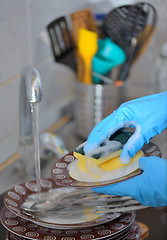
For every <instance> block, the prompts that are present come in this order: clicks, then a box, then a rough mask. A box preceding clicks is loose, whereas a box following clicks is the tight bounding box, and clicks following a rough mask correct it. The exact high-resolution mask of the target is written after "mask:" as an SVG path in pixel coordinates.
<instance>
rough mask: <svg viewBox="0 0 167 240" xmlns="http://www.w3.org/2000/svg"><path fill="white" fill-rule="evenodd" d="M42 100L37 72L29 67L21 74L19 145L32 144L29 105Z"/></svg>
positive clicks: (40, 83) (32, 67) (40, 84)
mask: <svg viewBox="0 0 167 240" xmlns="http://www.w3.org/2000/svg"><path fill="white" fill-rule="evenodd" d="M41 99H42V82H41V78H40V75H39V72H38V70H37V69H36V68H35V67H34V66H32V65H30V66H27V67H26V68H25V69H24V71H23V74H22V77H21V82H20V100H19V101H20V102H19V105H20V113H19V114H20V124H19V125H20V139H19V142H20V144H23V145H27V144H28V145H29V144H31V143H32V142H33V136H32V114H31V105H32V104H33V103H38V102H40V101H41Z"/></svg>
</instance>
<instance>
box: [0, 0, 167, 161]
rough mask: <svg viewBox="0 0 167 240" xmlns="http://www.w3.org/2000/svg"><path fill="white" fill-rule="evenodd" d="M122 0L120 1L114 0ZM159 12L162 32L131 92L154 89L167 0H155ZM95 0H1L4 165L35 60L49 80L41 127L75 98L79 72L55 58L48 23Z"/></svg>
mask: <svg viewBox="0 0 167 240" xmlns="http://www.w3.org/2000/svg"><path fill="white" fill-rule="evenodd" d="M111 1H114V2H116V1H117V0H111ZM149 1H150V2H151V3H153V4H154V5H155V7H156V8H157V10H158V13H159V22H158V25H157V31H156V34H155V35H154V37H153V38H152V41H151V43H150V46H149V48H148V49H147V51H146V53H145V54H144V55H143V56H142V57H141V58H140V60H139V61H138V62H137V63H136V64H135V65H134V67H133V70H132V74H131V77H130V88H129V96H130V97H138V96H142V95H146V94H149V93H150V92H151V83H152V77H153V75H154V69H155V61H156V57H157V53H158V51H159V49H160V46H161V44H162V43H163V42H164V41H166V40H167V28H166V22H167V21H166V20H167V16H166V10H165V9H167V0H153V1H151V0H149ZM88 2H89V0H84V1H83V0H47V1H46V0H35V1H34V0H24V1H23V0H12V1H11V0H5V1H4V0H0V163H1V162H3V161H4V160H5V159H6V158H8V157H9V156H11V155H12V154H13V153H14V152H15V151H16V150H17V148H18V125H19V119H18V106H19V104H18V101H19V82H20V76H21V73H22V71H23V69H24V67H25V66H26V65H28V64H31V63H32V64H34V65H35V66H36V67H37V68H38V69H39V71H40V73H41V77H42V81H43V89H44V90H43V91H44V92H43V93H44V96H43V101H42V103H41V106H40V125H41V129H44V128H46V127H47V126H49V124H52V123H53V122H54V121H55V120H56V119H57V118H58V117H59V116H58V115H59V107H61V106H64V105H65V104H66V103H67V102H69V101H71V100H72V99H73V97H74V84H75V75H74V74H73V72H72V71H71V70H70V69H68V68H66V67H64V66H62V65H59V64H55V63H54V62H53V58H52V53H51V48H50V45H49V44H48V36H47V32H46V25H47V24H48V23H50V22H51V21H52V20H54V19H56V18H57V17H59V16H62V15H65V16H67V17H68V20H69V24H70V19H69V16H68V15H69V14H70V13H72V12H75V11H77V10H80V9H83V8H86V7H87V6H88Z"/></svg>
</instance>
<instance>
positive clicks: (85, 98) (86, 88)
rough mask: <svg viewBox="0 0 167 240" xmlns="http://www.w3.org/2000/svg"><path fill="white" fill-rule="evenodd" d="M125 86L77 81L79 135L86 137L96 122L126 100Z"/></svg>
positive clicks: (77, 126)
mask: <svg viewBox="0 0 167 240" xmlns="http://www.w3.org/2000/svg"><path fill="white" fill-rule="evenodd" d="M124 88H125V86H122V87H116V86H114V85H113V84H103V85H102V84H83V83H81V82H77V83H76V102H75V120H76V132H77V135H78V136H80V137H82V138H85V139H86V138H87V137H88V135H89V134H90V132H91V130H92V129H93V127H94V126H95V125H96V124H98V123H99V122H100V121H101V120H102V119H103V118H105V117H106V116H108V115H109V114H111V113H112V112H113V111H114V110H115V109H116V108H117V107H118V106H119V105H120V104H121V103H122V102H124V101H125V100H126V99H125V96H124V95H125V94H124V92H125V91H124Z"/></svg>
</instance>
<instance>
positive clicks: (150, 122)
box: [84, 91, 167, 163]
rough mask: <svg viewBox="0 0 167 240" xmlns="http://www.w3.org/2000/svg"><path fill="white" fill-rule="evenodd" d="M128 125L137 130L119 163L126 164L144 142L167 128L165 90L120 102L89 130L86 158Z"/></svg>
mask: <svg viewBox="0 0 167 240" xmlns="http://www.w3.org/2000/svg"><path fill="white" fill-rule="evenodd" d="M129 126H134V127H135V128H136V129H135V133H134V134H133V135H132V137H130V138H129V140H128V142H127V143H126V144H125V145H124V148H123V150H122V153H121V156H120V157H121V161H122V163H128V162H129V161H130V158H132V157H133V156H134V155H135V154H136V152H137V151H139V150H140V149H141V148H142V146H143V145H144V143H148V142H149V140H150V138H152V137H154V136H155V135H157V134H160V133H161V132H162V131H163V130H164V129H165V128H166V127H167V91H165V92H161V93H158V94H153V95H150V96H146V97H142V98H138V99H135V100H132V101H129V102H125V103H123V104H122V105H121V106H120V107H119V108H118V109H117V110H116V111H114V112H113V113H112V114H111V115H109V116H108V117H106V118H105V119H103V120H102V121H101V122H100V123H99V124H97V126H96V127H95V128H94V129H93V130H92V132H91V133H90V135H89V137H88V139H87V144H86V146H85V148H84V151H85V154H87V155H89V152H90V151H91V152H92V151H93V150H94V149H95V148H96V147H98V146H99V145H100V144H101V143H102V142H103V141H104V140H105V139H106V138H109V137H110V136H111V135H112V134H113V133H115V132H116V131H117V130H118V129H120V128H122V127H129Z"/></svg>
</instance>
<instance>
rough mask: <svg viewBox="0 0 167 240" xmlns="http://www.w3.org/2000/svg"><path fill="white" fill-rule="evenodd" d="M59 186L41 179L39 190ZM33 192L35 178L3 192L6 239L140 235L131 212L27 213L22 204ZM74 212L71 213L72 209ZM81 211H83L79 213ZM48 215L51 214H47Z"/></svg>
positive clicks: (84, 239)
mask: <svg viewBox="0 0 167 240" xmlns="http://www.w3.org/2000/svg"><path fill="white" fill-rule="evenodd" d="M60 188H61V189H63V188H62V187H61V186H60V185H57V184H56V183H55V182H54V181H53V180H52V179H42V180H41V191H42V192H48V191H49V190H50V189H54V190H55V189H60ZM34 193H37V185H36V181H30V182H26V183H23V184H20V185H17V186H15V187H14V188H12V189H10V190H9V191H8V192H6V194H5V196H4V204H5V206H4V207H3V209H2V211H1V222H2V224H3V226H4V227H5V228H6V229H7V230H8V232H7V239H8V240H25V239H33V240H34V239H38V240H91V239H131V240H138V239H141V229H140V227H139V225H138V224H137V223H136V221H135V212H134V211H132V212H126V213H105V214H102V215H100V216H97V217H95V218H94V219H91V220H85V218H84V217H83V216H78V221H76V219H75V218H73V217H69V219H68V217H65V218H64V219H63V216H62V217H61V216H60V215H59V219H58V218H56V219H54V221H53V220H51V221H49V218H48V219H47V220H46V218H41V217H39V218H38V217H37V216H36V217H35V216H34V217H32V215H27V213H26V212H25V210H24V209H23V208H22V204H23V203H24V202H25V200H26V199H27V196H28V195H30V194H34ZM74 215H75V213H74ZM83 215H84V213H83ZM82 217H83V218H82ZM50 219H52V218H50Z"/></svg>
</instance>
